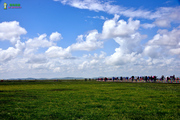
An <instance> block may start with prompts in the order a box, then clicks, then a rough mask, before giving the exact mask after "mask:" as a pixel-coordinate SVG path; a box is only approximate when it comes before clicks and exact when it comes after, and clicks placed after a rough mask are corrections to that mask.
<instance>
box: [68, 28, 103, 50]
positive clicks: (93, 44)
mask: <svg viewBox="0 0 180 120" xmlns="http://www.w3.org/2000/svg"><path fill="white" fill-rule="evenodd" d="M83 37H85V41H84V40H83ZM98 38H99V33H98V31H97V30H93V31H90V32H89V33H88V35H85V36H82V35H81V36H78V38H77V39H78V42H77V43H75V44H72V45H71V46H70V47H71V49H72V50H85V51H92V50H95V49H97V48H102V47H103V42H102V41H101V40H99V39H98Z"/></svg>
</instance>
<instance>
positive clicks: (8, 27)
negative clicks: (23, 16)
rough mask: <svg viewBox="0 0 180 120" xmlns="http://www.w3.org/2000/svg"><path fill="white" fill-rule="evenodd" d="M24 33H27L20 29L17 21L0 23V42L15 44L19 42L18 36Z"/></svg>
mask: <svg viewBox="0 0 180 120" xmlns="http://www.w3.org/2000/svg"><path fill="white" fill-rule="evenodd" d="M26 33H27V31H26V30H25V29H24V28H22V27H20V25H19V22H17V21H10V22H2V23H0V41H3V40H9V41H10V42H11V43H13V44H15V43H16V42H17V41H18V40H20V36H21V35H23V34H26Z"/></svg>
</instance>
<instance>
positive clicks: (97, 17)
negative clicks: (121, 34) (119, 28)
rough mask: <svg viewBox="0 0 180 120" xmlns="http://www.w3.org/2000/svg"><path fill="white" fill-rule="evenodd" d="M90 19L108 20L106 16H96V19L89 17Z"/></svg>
mask: <svg viewBox="0 0 180 120" xmlns="http://www.w3.org/2000/svg"><path fill="white" fill-rule="evenodd" d="M89 18H94V19H101V20H108V18H107V17H104V16H102V15H101V16H94V17H89Z"/></svg>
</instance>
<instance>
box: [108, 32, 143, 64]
mask: <svg viewBox="0 0 180 120" xmlns="http://www.w3.org/2000/svg"><path fill="white" fill-rule="evenodd" d="M143 38H144V36H143V35H140V34H139V33H134V34H132V35H130V36H129V37H117V38H114V40H115V41H116V42H117V43H118V44H119V45H120V47H119V48H116V49H115V53H114V54H112V55H111V56H108V57H107V58H106V60H105V61H106V64H110V65H115V66H119V65H125V64H127V63H135V61H136V60H137V59H139V58H141V57H142V55H141V53H142V46H141V45H140V41H141V40H142V39H143Z"/></svg>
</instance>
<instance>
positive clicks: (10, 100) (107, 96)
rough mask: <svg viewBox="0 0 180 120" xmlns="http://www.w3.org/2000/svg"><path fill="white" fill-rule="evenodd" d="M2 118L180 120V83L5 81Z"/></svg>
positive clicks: (1, 86)
mask: <svg viewBox="0 0 180 120" xmlns="http://www.w3.org/2000/svg"><path fill="white" fill-rule="evenodd" d="M0 106H1V107H0V120H8V119H9V120H10V119H11V120H12V119H14V120H16V119H17V120H20V119H21V120H22V119H29V120H32V119H34V120H36V119H37V120H38V119H59V120H63V119H66V120H68V119H82V120H87V119H91V120H100V119H103V120H106V119H109V120H117V119H124V120H126V119H127V120H128V119H134V120H141V119H142V120H143V119H151V120H152V119H154V120H157V119H167V120H174V119H175V120H178V119H180V84H162V83H113V82H96V81H59V82H48V81H47V82H1V83H0Z"/></svg>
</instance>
